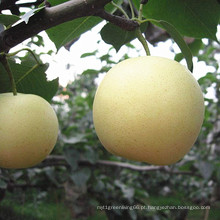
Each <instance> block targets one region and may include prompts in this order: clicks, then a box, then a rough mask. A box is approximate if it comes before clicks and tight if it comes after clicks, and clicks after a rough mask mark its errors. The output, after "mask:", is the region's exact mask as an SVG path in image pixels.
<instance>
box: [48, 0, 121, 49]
mask: <svg viewBox="0 0 220 220" xmlns="http://www.w3.org/2000/svg"><path fill="white" fill-rule="evenodd" d="M51 2H53V3H55V4H57V2H58V1H55V2H54V1H51ZM117 2H121V0H118V1H117ZM105 9H106V11H108V12H110V13H111V12H113V11H114V10H115V8H114V7H113V6H112V4H107V6H106V7H105ZM101 21H102V19H101V18H99V17H95V16H88V17H82V18H78V19H74V20H72V21H69V22H65V23H63V24H60V25H58V26H55V27H52V28H50V29H48V30H46V32H47V34H48V36H49V38H50V39H51V40H52V41H53V42H54V44H55V45H56V48H57V50H59V49H60V48H61V47H62V46H64V45H65V44H67V43H68V42H70V41H72V40H73V39H75V38H78V37H79V36H80V35H81V34H83V33H85V32H87V31H89V30H91V29H92V28H93V27H95V26H96V25H97V24H99V23H100V22H101Z"/></svg>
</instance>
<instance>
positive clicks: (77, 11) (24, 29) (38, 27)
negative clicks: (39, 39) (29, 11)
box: [0, 0, 111, 52]
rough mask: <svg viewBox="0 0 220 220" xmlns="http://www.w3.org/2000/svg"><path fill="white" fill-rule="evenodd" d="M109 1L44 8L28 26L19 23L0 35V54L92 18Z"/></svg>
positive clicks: (84, 0)
mask: <svg viewBox="0 0 220 220" xmlns="http://www.w3.org/2000/svg"><path fill="white" fill-rule="evenodd" d="M109 2H111V0H71V1H67V2H64V3H62V4H60V5H57V6H54V7H51V8H50V7H46V8H44V9H42V10H41V11H39V12H38V13H36V14H35V15H34V16H32V17H31V18H30V19H29V21H28V24H26V23H25V22H22V23H19V24H17V25H15V26H13V27H11V28H9V29H7V30H5V31H2V32H1V33H0V52H3V51H8V50H9V49H10V48H12V47H14V46H16V45H18V44H19V43H21V42H23V41H24V40H26V39H28V38H30V37H32V36H35V35H36V34H38V33H39V32H41V31H43V30H46V29H49V28H51V27H54V26H56V25H59V24H62V23H64V22H67V21H71V20H74V19H76V18H80V17H85V16H92V15H94V14H95V13H96V12H97V11H99V10H100V9H102V10H103V8H104V6H105V5H106V4H107V3H109Z"/></svg>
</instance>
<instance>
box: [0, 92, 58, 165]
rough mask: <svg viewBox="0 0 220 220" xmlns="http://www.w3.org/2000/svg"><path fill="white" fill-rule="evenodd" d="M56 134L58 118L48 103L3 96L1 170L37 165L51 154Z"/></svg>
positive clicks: (27, 96)
mask: <svg viewBox="0 0 220 220" xmlns="http://www.w3.org/2000/svg"><path fill="white" fill-rule="evenodd" d="M57 135H58V120H57V116H56V114H55V112H54V110H53V108H52V107H51V106H50V104H49V103H48V102H47V101H46V100H44V99H43V98H41V97H40V96H37V95H31V94H21V93H19V94H18V95H16V96H14V95H13V94H12V93H3V94H0V167H3V168H27V167H31V166H34V165H36V164H37V163H39V162H41V161H42V160H43V159H45V157H46V156H47V155H48V154H49V153H50V152H51V151H52V149H53V147H54V145H55V143H56V140H57Z"/></svg>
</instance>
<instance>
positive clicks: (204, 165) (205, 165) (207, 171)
mask: <svg viewBox="0 0 220 220" xmlns="http://www.w3.org/2000/svg"><path fill="white" fill-rule="evenodd" d="M195 167H196V168H197V169H198V170H199V172H200V173H201V175H202V176H203V178H205V179H206V180H208V179H210V177H211V176H212V173H213V171H214V166H213V164H211V163H210V162H206V161H198V162H196V163H195Z"/></svg>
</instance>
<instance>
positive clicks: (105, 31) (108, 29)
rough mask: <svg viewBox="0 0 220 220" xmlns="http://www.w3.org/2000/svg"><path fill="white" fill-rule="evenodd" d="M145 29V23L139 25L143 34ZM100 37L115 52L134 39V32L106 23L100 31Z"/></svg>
mask: <svg viewBox="0 0 220 220" xmlns="http://www.w3.org/2000/svg"><path fill="white" fill-rule="evenodd" d="M146 27H147V23H144V24H142V25H141V31H142V32H144V31H145V29H146ZM101 37H102V39H103V40H104V41H105V43H107V44H111V45H113V47H114V48H115V49H116V51H119V49H120V48H121V47H122V46H123V45H125V44H126V43H129V42H130V41H132V40H134V39H135V38H136V34H135V31H126V30H123V29H121V28H120V27H118V26H116V25H114V24H112V23H108V24H106V25H105V26H104V27H103V28H102V30H101Z"/></svg>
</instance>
